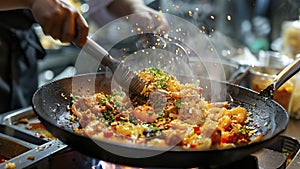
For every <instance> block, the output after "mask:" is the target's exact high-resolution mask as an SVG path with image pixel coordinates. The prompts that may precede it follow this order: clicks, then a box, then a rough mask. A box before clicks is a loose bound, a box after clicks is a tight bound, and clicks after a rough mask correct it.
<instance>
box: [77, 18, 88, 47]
mask: <svg viewBox="0 0 300 169" xmlns="http://www.w3.org/2000/svg"><path fill="white" fill-rule="evenodd" d="M75 31H76V34H75V41H74V42H75V43H76V44H77V45H78V46H79V47H82V46H83V45H84V44H85V43H86V40H87V36H88V32H89V27H88V24H87V22H86V20H85V19H84V18H83V16H82V15H80V14H79V13H77V14H76V19H75Z"/></svg>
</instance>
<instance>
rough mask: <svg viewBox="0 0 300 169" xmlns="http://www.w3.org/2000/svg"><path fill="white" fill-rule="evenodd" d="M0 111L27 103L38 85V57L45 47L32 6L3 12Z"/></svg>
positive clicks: (40, 56) (1, 21)
mask: <svg viewBox="0 0 300 169" xmlns="http://www.w3.org/2000/svg"><path fill="white" fill-rule="evenodd" d="M0 18H1V19H0V113H3V112H7V111H10V110H14V109H18V108H22V107H27V106H29V105H31V98H32V95H33V93H34V92H35V90H36V89H37V85H38V80H37V77H38V75H37V74H38V70H37V60H38V59H40V58H43V56H44V55H45V51H44V49H43V48H42V46H41V44H40V41H39V39H38V37H37V35H36V33H35V31H34V30H33V29H32V24H33V23H34V20H33V18H32V16H31V13H30V12H29V11H28V10H13V11H5V12H0Z"/></svg>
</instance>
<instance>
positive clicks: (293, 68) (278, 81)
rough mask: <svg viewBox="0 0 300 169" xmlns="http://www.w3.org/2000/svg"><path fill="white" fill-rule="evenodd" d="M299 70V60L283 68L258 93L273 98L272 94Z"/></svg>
mask: <svg viewBox="0 0 300 169" xmlns="http://www.w3.org/2000/svg"><path fill="white" fill-rule="evenodd" d="M299 70H300V58H297V59H296V60H295V61H293V63H291V64H290V65H288V66H287V67H285V68H284V69H283V70H282V71H281V72H280V73H279V74H278V75H277V76H276V78H275V79H274V80H273V82H272V83H271V84H270V85H269V86H267V87H266V88H265V89H263V90H262V91H261V92H260V95H261V96H265V97H270V98H272V97H273V94H274V92H275V91H276V90H277V89H278V88H279V87H280V86H282V85H283V84H284V83H285V82H286V81H287V80H289V79H290V78H291V77H293V76H294V75H295V74H296V73H297V72H299Z"/></svg>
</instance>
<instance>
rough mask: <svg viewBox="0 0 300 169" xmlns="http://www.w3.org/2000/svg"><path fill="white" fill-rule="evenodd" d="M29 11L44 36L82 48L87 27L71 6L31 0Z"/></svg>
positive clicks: (55, 2) (49, 1)
mask: <svg viewBox="0 0 300 169" xmlns="http://www.w3.org/2000/svg"><path fill="white" fill-rule="evenodd" d="M31 2H32V3H31V5H30V7H29V8H30V9H31V11H32V14H33V16H34V18H35V20H36V21H37V22H38V23H39V24H40V25H41V27H42V29H43V32H44V34H45V35H50V36H52V37H53V38H54V39H59V40H60V41H61V42H73V43H75V44H76V45H78V46H80V47H82V46H83V45H84V44H85V42H86V38H87V35H88V31H89V28H88V25H87V23H86V21H85V19H84V18H83V16H82V15H81V14H80V13H79V12H78V10H77V9H76V8H75V7H73V6H72V5H71V4H69V3H67V2H64V1H62V0H31Z"/></svg>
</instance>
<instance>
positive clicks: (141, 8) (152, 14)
mask: <svg viewBox="0 0 300 169" xmlns="http://www.w3.org/2000/svg"><path fill="white" fill-rule="evenodd" d="M108 10H109V11H110V12H111V13H112V14H114V15H116V16H117V17H121V16H126V15H131V14H134V15H131V16H133V18H131V21H130V22H135V23H138V25H137V26H138V27H141V28H142V29H143V30H147V31H155V32H157V33H164V32H166V31H167V30H168V29H169V24H168V21H167V19H166V18H165V16H164V15H163V14H162V13H160V12H159V11H156V10H154V9H152V8H150V7H148V6H146V5H145V4H144V1H143V0H114V1H113V2H112V3H111V4H110V5H109V6H108Z"/></svg>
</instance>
